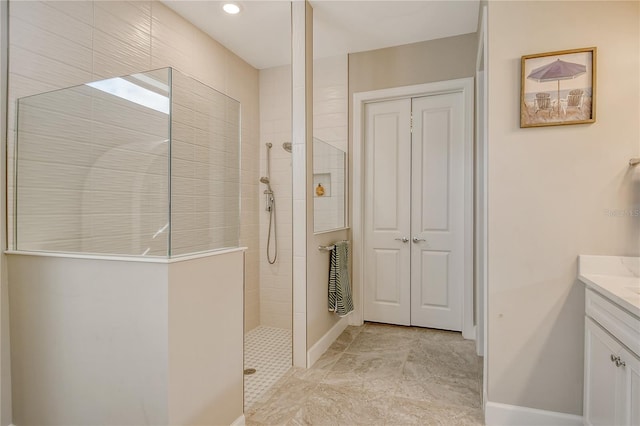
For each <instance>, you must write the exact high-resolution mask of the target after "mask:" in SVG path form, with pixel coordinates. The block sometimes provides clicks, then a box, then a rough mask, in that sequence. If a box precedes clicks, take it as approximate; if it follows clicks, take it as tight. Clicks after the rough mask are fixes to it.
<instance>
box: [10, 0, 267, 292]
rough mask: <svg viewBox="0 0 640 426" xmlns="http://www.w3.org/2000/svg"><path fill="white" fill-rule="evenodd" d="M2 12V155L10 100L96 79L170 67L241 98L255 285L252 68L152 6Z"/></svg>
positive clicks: (27, 5)
mask: <svg viewBox="0 0 640 426" xmlns="http://www.w3.org/2000/svg"><path fill="white" fill-rule="evenodd" d="M9 13H10V18H9V19H10V24H11V25H10V31H11V33H10V46H9V51H10V58H9V67H10V69H9V89H8V90H9V114H8V115H9V118H8V123H9V132H10V133H9V138H8V143H9V149H8V152H9V153H12V152H13V124H14V120H15V108H14V105H15V100H16V99H17V98H19V97H22V96H27V95H32V94H37V93H42V92H45V91H49V90H54V89H59V88H63V87H68V86H72V85H77V84H82V83H86V82H90V81H94V80H98V79H101V78H106V77H113V76H117V75H125V74H130V73H134V72H140V71H145V70H150V69H156V68H161V67H166V66H172V67H175V68H176V69H178V70H180V71H182V72H184V73H186V74H188V75H190V76H192V77H194V78H196V79H197V80H199V81H201V82H203V83H204V84H206V85H209V86H211V87H213V88H215V89H217V90H219V91H221V92H223V93H225V94H227V95H229V96H231V97H233V98H235V99H237V100H239V101H240V103H241V110H242V147H241V153H242V158H241V162H242V164H241V167H242V170H241V193H242V212H241V231H240V245H242V246H247V247H248V248H249V249H248V251H247V253H246V285H247V288H248V289H251V288H257V286H258V270H259V267H258V266H259V265H258V252H257V250H258V244H259V224H258V199H257V197H256V193H257V191H258V178H259V176H258V170H259V168H258V165H259V151H258V149H257V148H256V147H257V143H258V133H259V114H258V111H259V104H258V71H257V70H256V69H254V68H253V67H251V66H250V65H249V64H247V63H246V62H244V61H243V60H242V59H240V58H239V57H238V56H236V55H235V54H233V53H232V52H230V51H229V50H227V49H226V48H224V47H223V46H222V45H221V44H220V43H218V42H217V41H215V40H213V39H211V38H210V37H209V36H207V35H206V34H204V33H203V32H201V31H200V30H198V29H196V28H195V27H194V26H193V25H192V24H190V23H189V22H187V21H186V20H184V19H183V18H181V17H180V16H179V15H177V14H176V13H175V12H173V11H172V10H170V9H169V8H167V7H166V6H164V5H163V4H162V3H160V2H158V1H136V2H120V1H109V2H91V1H68V2H67V1H56V2H51V1H47V2H37V1H29V2H23V1H11V2H9ZM11 160H12V159H10V162H9V165H10V166H11ZM12 173H13V171H12V168H10V170H9V176H11V174H12ZM11 185H12V182H9V188H8V191H9V197H10V199H11V196H12V188H11Z"/></svg>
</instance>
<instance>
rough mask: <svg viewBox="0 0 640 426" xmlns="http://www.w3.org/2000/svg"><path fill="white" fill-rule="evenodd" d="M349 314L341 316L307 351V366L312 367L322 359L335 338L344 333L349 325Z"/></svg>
mask: <svg viewBox="0 0 640 426" xmlns="http://www.w3.org/2000/svg"><path fill="white" fill-rule="evenodd" d="M349 316H350V315H349ZM349 316H346V317H342V318H340V321H338V322H337V323H335V325H334V326H333V327H331V329H329V331H327V332H326V333H325V335H324V336H322V337H321V338H320V340H318V341H317V342H316V343H315V344H314V345H313V346H311V348H309V350H308V351H307V368H311V367H312V366H313V364H315V362H316V361H317V360H318V359H320V357H321V356H322V354H323V353H325V351H326V350H327V349H329V346H331V344H332V343H333V342H335V340H336V339H337V338H338V336H340V335H341V334H342V332H343V331H344V329H345V328H347V326H348V325H349Z"/></svg>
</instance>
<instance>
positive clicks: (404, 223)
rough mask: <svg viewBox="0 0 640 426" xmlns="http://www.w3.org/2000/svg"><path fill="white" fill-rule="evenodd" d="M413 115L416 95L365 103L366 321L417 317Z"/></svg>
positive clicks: (406, 322) (405, 321)
mask: <svg viewBox="0 0 640 426" xmlns="http://www.w3.org/2000/svg"><path fill="white" fill-rule="evenodd" d="M410 119H411V102H410V99H402V100H396V101H386V102H377V103H371V104H367V105H366V107H365V132H364V133H365V148H364V150H365V164H366V166H365V179H364V181H365V196H364V198H365V200H364V201H365V203H364V248H365V253H364V256H363V259H364V283H365V286H366V288H365V292H364V296H365V297H364V298H365V300H364V319H365V320H366V321H377V322H385V323H389V324H399V325H410V321H411V314H410V313H411V307H410V303H411V302H410V300H411V299H410V298H411V288H410V286H411V281H410V280H411V278H410V265H411V255H410V252H411V243H410V242H409V241H408V239H409V238H410V235H411V234H410V221H409V217H410V215H411V168H410V164H411V136H410ZM402 239H405V240H406V241H405V242H403V241H402Z"/></svg>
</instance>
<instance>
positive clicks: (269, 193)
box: [260, 142, 278, 265]
mask: <svg viewBox="0 0 640 426" xmlns="http://www.w3.org/2000/svg"><path fill="white" fill-rule="evenodd" d="M266 146H267V175H266V176H262V177H261V178H260V183H264V184H265V185H267V189H265V190H264V195H265V197H266V199H265V205H266V208H265V210H267V211H268V212H269V232H268V234H267V261H268V262H269V263H270V264H271V265H273V264H274V263H276V260H277V259H278V239H277V234H276V198H275V196H274V195H273V189H271V181H270V179H269V176H270V175H271V170H270V169H271V155H270V154H271V147H272V146H273V144H272V143H270V142H269V143H267V144H266ZM272 230H273V251H274V253H273V258H272V257H271V233H272Z"/></svg>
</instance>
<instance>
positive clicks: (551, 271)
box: [487, 1, 640, 415]
mask: <svg viewBox="0 0 640 426" xmlns="http://www.w3.org/2000/svg"><path fill="white" fill-rule="evenodd" d="M639 6H640V4H639V3H638V2H607V1H600V2H590V1H585V2H576V1H571V2H540V1H528V2H503V1H496V2H491V3H490V5H489V16H488V21H489V93H488V99H489V141H488V143H489V167H488V169H489V178H488V179H489V180H488V186H489V190H488V196H489V198H488V202H489V208H488V209H489V236H488V241H489V271H488V273H489V283H488V292H489V293H488V297H489V300H488V326H489V329H488V345H489V346H488V354H489V365H488V372H487V373H488V380H489V383H488V385H489V388H488V392H489V395H488V399H489V400H490V401H492V402H498V403H505V404H513V405H519V406H526V407H531V408H537V409H543V410H551V411H558V412H564V413H570V414H577V415H581V414H582V382H583V379H582V378H583V333H584V326H583V321H584V319H583V316H584V290H583V287H582V285H581V284H580V283H579V282H578V281H577V280H576V271H577V262H576V259H577V256H578V254H581V253H584V254H601V255H627V256H637V255H639V254H640V246H639V242H638V235H640V217H638V216H637V215H635V216H633V215H632V212H633V211H634V209H636V210H635V211H636V212H637V209H638V208H640V169H637V168H636V169H630V168H629V167H628V165H627V164H628V163H627V162H628V160H629V158H630V157H634V156H635V157H637V156H638V154H639V153H640V125H639V121H638V117H639V116H640V105H639V102H638V99H640V85H639V83H640V82H639V75H640V66H639V59H640V50H639V43H640V31H639V27H640V25H639V23H640V22H639V20H640V9H639ZM541 23H543V24H541ZM589 46H597V47H598V71H597V78H598V83H597V84H598V86H597V121H596V123H594V124H589V125H574V126H560V127H546V128H528V129H520V128H519V89H520V57H521V56H522V55H526V54H533V53H541V52H548V51H554V50H562V49H571V48H580V47H589ZM607 211H616V212H621V213H622V214H623V215H622V216H616V215H608V214H607ZM625 214H626V215H625Z"/></svg>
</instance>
